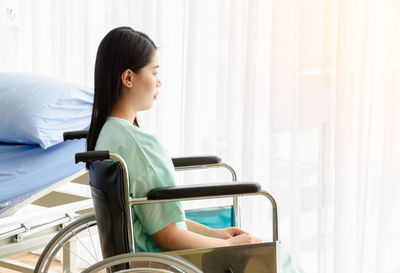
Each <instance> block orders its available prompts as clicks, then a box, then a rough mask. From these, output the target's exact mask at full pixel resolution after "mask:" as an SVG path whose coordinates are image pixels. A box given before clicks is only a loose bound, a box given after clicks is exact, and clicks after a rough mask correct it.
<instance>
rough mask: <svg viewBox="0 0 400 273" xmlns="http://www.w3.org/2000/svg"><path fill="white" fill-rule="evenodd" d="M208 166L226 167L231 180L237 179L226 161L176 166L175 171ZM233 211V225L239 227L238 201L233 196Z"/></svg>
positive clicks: (206, 167)
mask: <svg viewBox="0 0 400 273" xmlns="http://www.w3.org/2000/svg"><path fill="white" fill-rule="evenodd" d="M208 168H226V169H228V171H229V172H230V173H231V175H232V181H233V182H236V181H237V175H236V172H235V170H234V169H233V168H232V167H231V166H229V165H228V164H226V163H217V164H205V165H195V166H185V167H176V168H175V170H177V171H186V170H198V169H208ZM233 212H234V215H235V219H234V220H235V226H236V227H241V223H240V217H239V201H238V198H237V197H236V196H235V197H233Z"/></svg>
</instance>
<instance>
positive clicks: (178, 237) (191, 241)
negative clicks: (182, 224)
mask: <svg viewBox="0 0 400 273" xmlns="http://www.w3.org/2000/svg"><path fill="white" fill-rule="evenodd" d="M189 225H190V224H189ZM199 225H200V224H199ZM198 227H199V226H197V228H198ZM200 229H202V228H201V227H200ZM151 238H152V239H153V241H154V242H155V243H156V244H157V246H158V247H159V248H160V249H162V250H179V249H189V248H211V247H221V246H232V245H240V244H252V243H260V242H261V240H259V239H257V238H256V237H254V236H252V235H251V234H249V233H242V234H240V235H238V236H235V237H231V238H229V239H227V240H224V239H219V238H213V237H208V236H204V235H202V234H199V233H196V232H192V231H190V230H186V229H182V228H179V227H178V226H177V225H176V224H175V223H170V224H169V225H167V226H166V227H164V228H163V229H161V230H160V231H158V232H156V233H154V234H153V235H151Z"/></svg>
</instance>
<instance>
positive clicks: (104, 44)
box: [86, 27, 157, 151]
mask: <svg viewBox="0 0 400 273" xmlns="http://www.w3.org/2000/svg"><path fill="white" fill-rule="evenodd" d="M156 49H157V47H156V45H155V44H154V42H153V41H152V40H151V39H150V38H149V37H148V36H147V35H146V34H144V33H142V32H140V31H135V30H133V29H132V28H130V27H119V28H115V29H113V30H111V31H110V32H109V33H108V34H107V35H106V36H105V37H104V38H103V40H102V41H101V42H100V45H99V48H98V50H97V56H96V65H95V70H94V102H93V111H92V120H91V123H90V129H89V135H88V137H87V141H86V145H87V150H88V151H93V150H94V148H95V146H96V142H97V138H98V137H99V134H100V131H101V128H102V127H103V125H104V123H105V122H106V120H107V117H108V116H109V114H110V112H111V109H112V107H113V106H114V104H115V103H116V102H117V100H118V98H119V97H120V94H121V90H122V80H121V75H122V73H123V72H124V71H125V70H126V69H130V70H132V71H133V72H134V73H139V72H140V70H141V69H142V68H143V67H145V66H146V65H147V64H148V63H149V62H150V61H151V58H152V56H153V54H154V52H155V50H156ZM133 124H134V125H136V126H138V127H139V124H138V122H137V119H136V118H135V120H134V121H133Z"/></svg>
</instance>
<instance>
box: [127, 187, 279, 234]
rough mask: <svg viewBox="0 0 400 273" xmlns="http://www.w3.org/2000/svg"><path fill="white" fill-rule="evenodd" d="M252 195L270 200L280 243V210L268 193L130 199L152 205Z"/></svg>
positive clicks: (275, 231)
mask: <svg viewBox="0 0 400 273" xmlns="http://www.w3.org/2000/svg"><path fill="white" fill-rule="evenodd" d="M251 195H263V196H265V197H267V198H268V199H269V201H270V202H271V205H272V238H273V240H274V241H275V242H276V241H279V236H278V208H277V205H276V201H275V199H274V197H272V195H271V194H270V193H268V192H267V191H259V192H254V193H244V194H226V195H210V196H201V197H187V198H173V199H159V200H149V199H147V198H146V197H143V198H129V199H130V201H129V202H130V204H131V205H140V204H151V203H164V202H174V201H188V200H198V199H213V198H224V197H239V196H251Z"/></svg>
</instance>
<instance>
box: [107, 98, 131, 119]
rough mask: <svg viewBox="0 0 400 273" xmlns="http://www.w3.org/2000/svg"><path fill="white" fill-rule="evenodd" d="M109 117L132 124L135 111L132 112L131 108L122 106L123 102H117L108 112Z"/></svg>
mask: <svg viewBox="0 0 400 273" xmlns="http://www.w3.org/2000/svg"><path fill="white" fill-rule="evenodd" d="M110 116H111V117H116V118H122V119H126V120H127V121H129V122H130V123H133V121H134V120H135V117H136V111H134V110H133V109H132V108H131V107H129V106H128V105H126V104H124V103H123V102H121V100H120V101H117V103H116V104H115V105H114V107H113V108H112V109H111V112H110Z"/></svg>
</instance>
